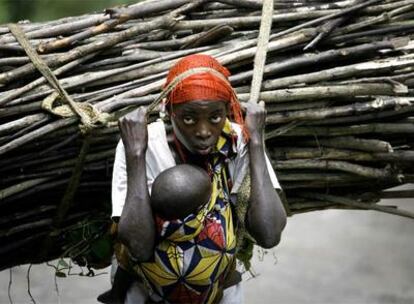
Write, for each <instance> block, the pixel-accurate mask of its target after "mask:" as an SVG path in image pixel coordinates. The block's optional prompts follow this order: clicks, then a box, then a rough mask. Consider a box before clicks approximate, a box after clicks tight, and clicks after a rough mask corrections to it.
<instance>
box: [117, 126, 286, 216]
mask: <svg viewBox="0 0 414 304" xmlns="http://www.w3.org/2000/svg"><path fill="white" fill-rule="evenodd" d="M231 126H232V129H233V130H234V131H235V132H236V134H237V143H236V150H237V156H236V157H235V158H234V159H233V160H231V161H230V162H229V163H228V169H229V173H230V178H231V180H232V182H233V188H232V190H231V193H237V191H238V190H239V188H240V185H241V183H242V182H243V178H244V176H245V175H246V172H247V168H248V167H249V154H248V145H247V144H246V143H245V142H244V140H243V135H242V130H241V128H240V126H239V125H238V124H235V123H232V124H231ZM265 158H266V165H267V169H268V171H269V176H270V179H271V181H272V184H273V187H274V188H275V189H280V185H279V182H278V180H277V177H276V174H275V172H274V170H273V168H272V165H271V163H270V161H269V158H268V157H267V155H265ZM145 161H146V174H147V181H148V190H149V191H150V192H151V187H152V183H153V182H154V179H155V178H156V177H157V176H158V174H160V173H161V172H162V171H164V170H166V169H168V168H171V167H174V166H175V165H176V162H175V160H174V157H173V155H172V153H171V150H170V147H169V145H168V141H167V133H166V131H165V125H164V122H163V121H161V120H159V121H156V122H153V123H151V124H149V125H148V147H147V152H146V155H145ZM126 192H127V173H126V163H125V149H124V145H123V143H122V140H120V141H119V143H118V145H117V147H116V154H115V162H114V170H113V176H112V217H119V216H121V213H122V209H123V207H124V204H125V198H126Z"/></svg>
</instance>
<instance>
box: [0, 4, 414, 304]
mask: <svg viewBox="0 0 414 304" xmlns="http://www.w3.org/2000/svg"><path fill="white" fill-rule="evenodd" d="M133 2H137V1H132V0H82V1H81V0H59V1H58V0H55V1H53V0H0V23H1V24H2V23H7V22H16V21H18V20H30V21H32V22H37V21H43V20H53V19H57V18H61V17H63V16H69V15H79V14H83V13H91V12H93V11H101V10H102V9H104V8H106V7H111V6H114V5H120V4H127V3H133ZM409 187H411V188H414V187H413V185H410V186H409ZM382 203H384V204H387V205H390V204H394V205H398V206H400V207H401V208H403V209H406V210H410V211H412V212H414V202H413V201H412V200H392V201H391V200H387V201H383V202H382ZM57 263H58V261H54V262H52V263H51V264H52V265H55V266H56V265H57ZM253 268H254V274H255V277H252V275H251V274H245V275H244V283H243V284H244V293H245V303H248V304H250V303H265V304H267V303H269V304H271V303H282V304H283V303H287V304H302V303H326V304H329V303H341V304H342V303H355V304H357V303H361V304H363V303H384V304H388V303H398V304H400V303H401V304H411V303H414V288H413V287H414V220H410V219H407V218H401V217H398V216H392V215H388V214H383V213H379V212H373V211H344V210H341V211H340V210H328V211H322V212H313V213H306V214H301V215H295V216H294V217H291V218H289V219H288V225H287V227H286V230H285V232H284V235H283V239H282V241H281V243H280V244H279V246H278V247H277V248H275V249H273V250H270V251H263V250H260V249H258V248H257V249H256V251H255V256H254V263H253ZM72 272H73V274H74V275H70V276H68V277H66V278H59V277H56V276H55V270H54V268H53V267H52V266H47V265H45V264H43V265H33V266H32V267H31V268H30V272H29V266H28V265H24V266H20V267H15V268H13V269H10V270H5V271H2V272H0V304H3V303H33V302H35V303H62V304H63V303H96V297H97V295H98V294H100V293H102V292H104V291H105V290H107V289H108V288H109V286H110V283H109V269H104V270H101V271H96V273H95V274H96V276H95V277H85V276H84V275H82V276H81V275H79V274H80V273H82V270H81V269H80V268H77V267H75V268H74V269H73V270H72ZM86 272H87V271H85V270H83V274H86Z"/></svg>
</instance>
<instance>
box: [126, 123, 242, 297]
mask: <svg viewBox="0 0 414 304" xmlns="http://www.w3.org/2000/svg"><path fill="white" fill-rule="evenodd" d="M235 142H236V141H235V139H234V134H233V133H232V130H231V125H230V122H229V121H227V122H226V124H225V127H224V129H223V134H222V136H221V137H220V138H219V140H218V142H217V146H216V149H215V151H214V152H213V153H212V156H211V159H210V160H209V161H208V167H209V168H208V169H209V172H210V176H211V178H212V185H213V190H212V195H211V199H210V201H209V202H208V203H207V204H206V205H204V206H202V208H201V210H200V211H199V212H198V213H197V214H190V215H188V216H187V217H186V218H184V219H177V220H172V221H164V220H162V219H160V218H158V217H157V219H156V222H157V228H158V233H159V238H158V240H157V245H156V248H155V252H154V256H153V260H152V261H150V262H147V263H141V264H138V265H135V266H134V267H133V268H134V270H135V272H136V273H138V274H139V276H141V277H142V278H143V281H144V283H145V284H146V285H147V287H148V289H149V290H150V291H151V292H152V294H151V292H150V294H151V299H152V300H155V301H160V302H163V303H214V302H215V301H217V296H218V295H219V294H220V293H221V289H222V285H223V283H224V279H225V277H226V275H227V274H228V273H229V271H230V269H231V268H232V267H234V265H235V264H234V263H235V257H234V254H235V249H236V237H235V229H234V224H233V215H232V207H231V204H230V197H229V194H230V190H231V189H230V187H231V182H230V181H229V179H228V173H227V170H226V160H227V159H228V158H231V157H234V156H235V151H236V150H235V146H234V145H235V144H234V143H235Z"/></svg>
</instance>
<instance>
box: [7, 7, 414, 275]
mask: <svg viewBox="0 0 414 304" xmlns="http://www.w3.org/2000/svg"><path fill="white" fill-rule="evenodd" d="M324 2H326V3H324ZM261 5H262V4H261V1H260V0H237V1H233V0H222V1H202V0H196V1H194V0H193V1H190V0H175V1H169V0H159V1H153V0H147V1H143V2H140V3H137V4H135V5H131V6H129V7H117V8H112V9H108V10H106V11H105V12H103V13H95V14H90V15H83V16H78V17H70V18H64V19H60V20H56V21H50V22H44V23H30V22H27V21H26V22H21V23H19V24H17V25H3V26H0V155H1V158H0V174H1V176H2V178H1V181H0V206H1V208H2V213H1V215H0V244H1V245H2V246H1V248H0V260H1V263H0V269H2V268H6V267H10V266H13V265H16V264H21V263H27V262H40V261H44V260H49V259H51V258H54V257H58V256H62V255H63V256H72V257H73V256H81V255H82V253H84V252H86V251H88V250H89V249H90V245H91V244H92V243H93V242H94V241H95V240H97V239H98V238H99V237H100V236H101V235H102V233H103V232H104V231H106V229H107V226H108V222H109V214H110V209H111V206H110V205H111V204H110V184H111V171H112V163H113V158H114V149H115V146H116V144H117V142H118V140H119V133H118V128H117V124H116V121H117V118H119V117H120V116H122V115H123V114H125V113H127V112H129V111H131V110H133V109H135V108H136V107H138V106H141V105H148V104H150V103H151V102H153V101H154V100H155V99H156V98H157V97H158V95H159V93H160V91H161V89H162V86H163V84H164V81H165V76H166V74H167V72H168V69H169V68H170V67H171V66H172V65H173V64H174V63H175V62H176V61H177V60H178V59H180V58H181V57H183V56H185V55H188V54H193V53H205V54H210V55H212V56H214V57H215V58H217V59H218V60H219V61H220V62H221V63H222V64H223V65H225V66H227V67H228V68H229V69H230V71H231V72H232V76H231V77H230V81H231V83H232V84H233V86H234V88H235V90H236V92H237V94H238V96H239V99H240V101H241V102H246V101H248V100H249V90H250V82H251V78H252V74H253V72H252V70H253V58H254V55H255V53H256V45H257V39H258V29H259V25H260V21H261ZM274 6H275V11H274V15H273V26H272V32H271V36H270V41H269V47H268V54H267V61H266V66H265V69H264V74H263V79H264V80H263V84H262V92H261V96H260V98H261V99H262V100H264V101H265V102H266V109H267V128H266V139H267V141H266V145H267V149H268V154H269V156H270V157H271V160H272V162H273V166H274V168H275V170H276V172H277V175H278V178H279V180H280V182H281V184H282V187H283V190H284V193H283V196H285V203H286V209H287V210H288V212H289V214H296V213H301V212H308V211H312V210H322V209H328V208H357V209H375V210H379V211H384V212H389V213H395V214H400V215H403V216H407V217H413V216H414V215H413V214H411V213H409V212H406V211H404V210H398V209H396V208H394V207H392V206H380V205H377V204H376V203H377V202H378V201H379V200H380V199H381V198H382V197H412V196H414V193H413V192H410V191H398V192H397V191H396V192H384V190H386V189H388V188H391V187H394V186H397V185H401V184H405V183H409V182H412V181H413V180H414V178H413V177H414V166H413V164H414V162H413V160H414V135H413V134H414V133H413V132H414V124H413V122H414V117H413V116H412V113H413V112H414V96H413V87H414V43H413V42H411V41H410V38H412V37H413V33H414V21H413V20H414V19H413V17H414V0H404V1H402V0H400V1H393V0H383V1H379V0H370V1H361V0H344V1H337V2H333V1H307V0H295V1H293V0H284V1H275V2H274ZM155 112H156V111H155ZM155 112H154V113H153V116H152V117H153V118H154V119H155V118H156V117H157V113H155Z"/></svg>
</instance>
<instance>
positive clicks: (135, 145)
mask: <svg viewBox="0 0 414 304" xmlns="http://www.w3.org/2000/svg"><path fill="white" fill-rule="evenodd" d="M118 124H119V129H120V131H121V137H122V142H123V144H124V147H125V160H126V170H127V194H126V199H125V205H124V208H123V210H122V214H121V217H120V219H119V224H118V238H119V240H120V241H121V242H122V243H123V244H124V245H126V246H127V247H128V249H129V252H130V254H131V255H132V257H133V258H135V259H136V260H137V261H139V262H143V261H147V260H149V258H150V257H151V256H152V254H153V250H154V239H155V223H154V217H153V214H152V209H151V205H150V196H149V192H148V187H147V175H146V163H145V152H146V150H147V142H148V133H147V121H146V109H145V108H143V107H140V108H138V109H137V110H135V111H133V112H131V113H128V114H127V115H125V116H124V117H122V118H121V119H120V120H119V122H118Z"/></svg>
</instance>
